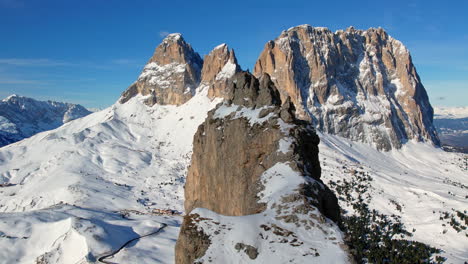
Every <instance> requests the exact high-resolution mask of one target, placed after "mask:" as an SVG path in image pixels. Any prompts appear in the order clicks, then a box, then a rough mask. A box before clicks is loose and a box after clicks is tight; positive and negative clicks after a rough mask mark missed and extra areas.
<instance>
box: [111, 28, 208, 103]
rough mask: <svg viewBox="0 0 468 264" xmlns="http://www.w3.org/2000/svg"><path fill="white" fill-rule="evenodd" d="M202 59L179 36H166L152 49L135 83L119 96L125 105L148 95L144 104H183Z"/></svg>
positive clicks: (196, 79) (197, 76) (193, 86)
mask: <svg viewBox="0 0 468 264" xmlns="http://www.w3.org/2000/svg"><path fill="white" fill-rule="evenodd" d="M202 67H203V60H202V59H201V58H200V55H198V53H196V52H195V51H194V50H193V49H192V47H191V46H190V44H188V43H187V42H185V40H184V38H183V37H182V35H180V34H178V33H175V34H169V35H168V36H167V37H166V38H165V39H164V40H163V41H162V43H161V44H160V45H159V46H158V47H157V48H156V50H155V52H154V54H153V56H152V57H151V59H150V60H149V61H148V63H147V64H146V66H145V67H144V69H143V71H142V73H141V75H140V76H139V77H138V80H137V81H136V82H135V83H133V84H132V85H131V86H130V87H129V88H127V90H126V91H125V92H124V93H123V94H122V97H121V99H120V102H121V103H125V102H126V101H128V100H129V99H130V98H132V97H133V96H135V95H136V94H141V95H144V96H148V98H147V100H146V103H147V104H148V105H150V106H151V105H154V104H155V103H158V104H162V105H164V104H173V105H180V104H183V103H185V102H187V101H188V100H189V99H190V98H192V96H193V95H194V93H195V89H196V88H197V87H198V85H199V83H200V78H201V70H202Z"/></svg>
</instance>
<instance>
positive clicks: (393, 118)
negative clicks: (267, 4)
mask: <svg viewBox="0 0 468 264" xmlns="http://www.w3.org/2000/svg"><path fill="white" fill-rule="evenodd" d="M254 72H255V75H256V76H260V75H261V74H263V73H268V74H270V75H271V77H272V80H273V81H274V82H275V84H276V85H277V87H278V89H279V90H280V91H281V93H282V95H283V97H285V96H290V97H291V99H292V101H293V103H294V104H295V105H296V108H297V109H298V111H297V114H298V116H299V117H300V118H302V119H311V120H312V122H313V123H314V124H315V126H316V127H317V128H318V129H319V130H321V131H323V132H326V133H330V134H335V135H339V136H343V137H346V138H349V139H352V140H355V141H361V142H366V143H368V144H371V145H374V146H376V147H377V148H378V149H382V150H390V149H391V148H393V147H396V148H399V147H400V146H401V145H402V143H405V142H407V141H408V140H412V139H415V140H417V141H429V142H433V143H434V144H435V145H438V144H439V139H438V137H437V134H436V131H435V129H434V127H433V125H432V121H433V109H432V107H431V105H430V103H429V99H428V96H427V93H426V90H425V89H424V86H423V85H422V83H421V80H420V78H419V76H418V74H417V72H416V68H415V67H414V65H413V63H412V60H411V56H410V53H409V51H408V50H407V49H406V47H405V46H404V45H403V44H402V43H401V42H400V41H398V40H395V39H393V38H392V37H391V36H389V35H388V34H387V33H386V32H385V31H384V30H383V29H381V28H378V29H375V28H371V29H368V30H364V31H363V30H356V29H354V28H353V27H350V28H348V29H346V30H338V31H336V32H331V31H330V30H328V29H327V28H314V27H311V26H309V25H301V26H297V27H293V28H290V29H288V30H286V31H283V32H282V33H281V35H280V36H279V37H278V38H276V39H275V40H274V41H269V42H268V43H267V44H266V45H265V49H264V50H263V52H262V53H261V55H260V57H259V59H258V61H257V63H256V65H255V69H254Z"/></svg>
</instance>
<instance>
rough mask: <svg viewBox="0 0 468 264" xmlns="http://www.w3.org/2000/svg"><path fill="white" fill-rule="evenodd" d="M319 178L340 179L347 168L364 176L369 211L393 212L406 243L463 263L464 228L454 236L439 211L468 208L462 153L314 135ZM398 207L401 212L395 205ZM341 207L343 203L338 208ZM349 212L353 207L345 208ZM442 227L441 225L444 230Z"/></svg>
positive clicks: (467, 255) (466, 248)
mask: <svg viewBox="0 0 468 264" xmlns="http://www.w3.org/2000/svg"><path fill="white" fill-rule="evenodd" d="M319 136H320V139H321V143H320V146H319V147H320V164H321V166H322V178H321V179H322V180H323V181H324V182H325V184H328V183H329V181H331V180H334V181H337V180H340V179H343V178H345V177H347V176H348V175H346V173H345V172H344V167H346V168H347V169H359V168H360V169H361V170H364V171H367V172H369V175H370V176H371V177H372V178H373V181H372V182H371V186H372V188H371V191H370V193H371V196H372V199H371V203H370V206H371V209H376V210H378V211H380V212H381V213H385V214H387V215H391V214H396V215H400V216H401V217H402V219H401V220H402V222H403V223H404V224H405V226H406V229H407V230H409V231H410V232H411V231H412V230H413V228H414V229H415V232H414V233H413V234H414V236H413V237H411V238H409V239H410V240H416V241H420V242H423V243H426V244H429V245H431V246H433V247H437V248H440V249H442V250H444V251H445V252H444V253H443V254H442V255H443V256H444V257H446V258H447V259H448V260H447V262H446V263H464V261H466V260H467V259H468V243H467V235H466V234H468V232H467V230H464V231H462V232H459V233H457V231H455V230H454V229H453V228H452V227H451V226H450V225H449V224H448V221H449V220H450V219H448V220H447V219H446V220H440V216H441V213H442V212H449V213H454V211H453V210H452V208H453V209H455V210H459V211H461V212H463V211H465V214H466V210H467V209H468V199H467V195H468V178H467V175H468V174H467V170H468V169H467V167H466V164H464V159H466V158H468V156H467V155H466V154H461V153H449V152H444V151H443V150H442V149H439V148H435V147H433V146H432V145H431V144H429V143H417V142H413V141H410V142H408V143H407V144H405V145H403V147H402V149H401V150H392V151H390V152H380V151H377V150H375V149H374V148H372V147H370V146H368V145H366V144H363V143H357V142H353V141H350V140H348V139H344V138H342V137H339V136H334V135H329V134H323V133H320V134H319ZM390 200H393V201H396V202H397V203H398V204H400V205H401V206H402V211H401V212H400V211H399V210H398V209H397V208H396V206H395V205H394V203H392V202H390ZM340 205H341V206H343V205H344V204H340ZM345 209H346V210H348V211H350V212H352V211H353V209H352V208H345ZM444 225H445V226H444Z"/></svg>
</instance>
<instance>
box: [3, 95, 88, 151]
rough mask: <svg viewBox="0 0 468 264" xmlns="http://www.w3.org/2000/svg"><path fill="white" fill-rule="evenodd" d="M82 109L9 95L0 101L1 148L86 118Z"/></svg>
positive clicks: (66, 104)
mask: <svg viewBox="0 0 468 264" xmlns="http://www.w3.org/2000/svg"><path fill="white" fill-rule="evenodd" d="M90 113H91V112H90V111H88V110H87V109H86V108H84V107H83V106H81V105H77V104H70V103H61V102H54V101H38V100H35V99H32V98H28V97H23V96H18V95H11V96H9V97H7V98H5V99H3V100H2V101H0V147H2V146H5V145H8V144H11V143H13V142H16V141H19V140H22V139H24V138H28V137H30V136H32V135H34V134H37V133H39V132H42V131H46V130H51V129H54V128H57V127H59V126H61V125H63V124H64V123H67V122H69V121H71V120H74V119H77V118H80V117H83V116H86V115H89V114H90Z"/></svg>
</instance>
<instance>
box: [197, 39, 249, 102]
mask: <svg viewBox="0 0 468 264" xmlns="http://www.w3.org/2000/svg"><path fill="white" fill-rule="evenodd" d="M204 62H205V63H204V65H203V70H202V83H203V84H205V85H208V86H209V90H208V97H210V98H214V97H219V98H226V96H227V95H226V94H225V92H226V89H227V84H228V82H229V79H230V78H231V77H232V76H234V74H235V73H237V72H239V71H240V70H241V68H240V66H239V64H237V59H236V55H235V54H234V50H232V49H231V50H229V48H228V46H227V45H226V44H221V45H219V46H217V47H216V48H214V49H213V50H212V51H211V52H210V53H209V54H208V55H206V56H205V59H204Z"/></svg>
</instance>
